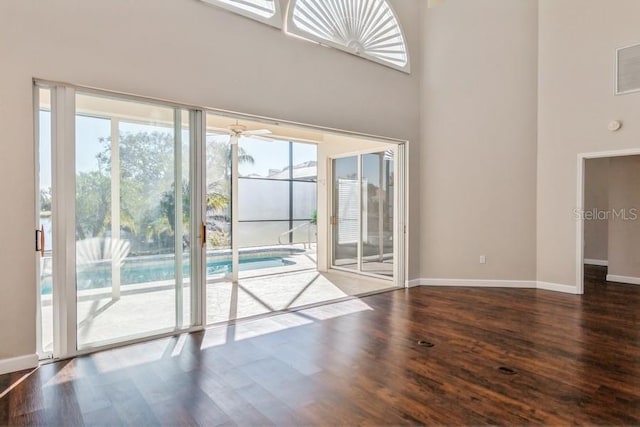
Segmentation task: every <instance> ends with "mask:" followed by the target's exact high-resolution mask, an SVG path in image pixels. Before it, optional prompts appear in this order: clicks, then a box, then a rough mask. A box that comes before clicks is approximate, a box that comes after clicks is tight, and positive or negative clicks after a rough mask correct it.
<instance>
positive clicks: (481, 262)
mask: <svg viewBox="0 0 640 427" xmlns="http://www.w3.org/2000/svg"><path fill="white" fill-rule="evenodd" d="M486 263H487V257H486V256H484V255H480V264H486Z"/></svg>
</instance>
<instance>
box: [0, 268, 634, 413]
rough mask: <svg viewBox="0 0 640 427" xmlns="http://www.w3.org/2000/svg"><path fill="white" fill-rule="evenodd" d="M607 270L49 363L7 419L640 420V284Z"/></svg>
mask: <svg viewBox="0 0 640 427" xmlns="http://www.w3.org/2000/svg"><path fill="white" fill-rule="evenodd" d="M598 277H600V276H599V275H598V271H597V270H594V271H590V272H589V274H587V278H588V280H587V283H586V294H585V295H584V296H574V295H566V294H560V293H554V292H548V291H542V290H522V289H486V288H485V289H479V288H468V289H465V288H414V289H410V290H407V291H394V292H389V293H385V294H380V295H376V296H372V297H367V298H364V299H362V300H353V301H348V302H342V303H337V304H331V305H328V306H323V307H318V308H313V309H309V310H305V311H301V312H297V313H291V314H286V315H279V316H275V317H271V318H267V319H261V320H257V321H252V322H244V323H239V324H237V325H235V326H229V327H219V328H214V329H210V330H207V331H206V332H204V333H197V334H191V335H189V336H184V337H181V338H171V339H164V340H157V341H153V342H149V343H145V344H140V345H135V346H130V347H126V348H121V349H117V350H112V351H107V352H102V353H97V354H94V355H91V356H86V357H81V358H77V359H74V360H68V361H63V362H59V363H54V364H50V365H45V366H43V367H41V368H39V369H38V370H36V371H34V372H33V373H32V374H31V375H30V376H29V377H28V378H27V379H25V380H24V381H22V382H21V383H20V384H19V385H17V386H16V387H15V388H14V389H13V390H12V391H10V392H9V393H8V394H7V396H5V397H4V398H3V399H1V400H0V424H10V425H13V424H48V425H65V426H70V425H81V424H88V425H100V424H103V425H120V424H132V425H138V426H141V425H155V424H164V425H195V424H200V425H207V426H209V425H211V426H213V425H273V424H275V425H308V424H314V425H355V424H367V425H389V424H394V425H396V424H439V425H479V424H503V425H521V424H545V425H568V424H589V425H594V424H595V425H621V424H626V425H638V424H640V286H633V285H617V284H613V283H607V282H604V281H603V280H602V279H601V278H598ZM418 340H426V341H428V342H430V343H432V344H434V345H433V346H432V347H428V346H421V345H418ZM500 367H506V368H510V369H512V370H513V371H515V374H513V375H508V374H507V373H502V372H501V371H500V370H499V368H500ZM24 374H25V372H23V373H17V374H12V375H10V376H4V377H0V387H4V386H6V385H8V384H11V383H12V382H13V381H15V380H17V379H18V378H20V377H22V376H23V375H24Z"/></svg>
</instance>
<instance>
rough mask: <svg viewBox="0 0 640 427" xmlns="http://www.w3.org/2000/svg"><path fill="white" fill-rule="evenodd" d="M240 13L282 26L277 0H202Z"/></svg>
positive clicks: (275, 25)
mask: <svg viewBox="0 0 640 427" xmlns="http://www.w3.org/2000/svg"><path fill="white" fill-rule="evenodd" d="M202 1H204V2H205V3H209V4H213V5H215V6H219V7H221V8H223V9H227V10H230V11H232V12H235V13H238V14H240V15H243V16H246V17H249V18H252V19H255V20H258V21H260V22H264V23H265V24H269V25H273V26H274V27H278V28H280V27H281V14H280V4H279V2H278V1H277V0H202Z"/></svg>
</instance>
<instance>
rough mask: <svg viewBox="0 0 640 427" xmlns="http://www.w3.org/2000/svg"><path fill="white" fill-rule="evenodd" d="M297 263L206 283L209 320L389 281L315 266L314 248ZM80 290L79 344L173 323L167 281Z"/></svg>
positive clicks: (47, 329)
mask: <svg viewBox="0 0 640 427" xmlns="http://www.w3.org/2000/svg"><path fill="white" fill-rule="evenodd" d="M293 257H294V261H295V265H291V266H281V267H274V268H265V269H259V270H250V271H242V272H240V279H239V281H238V283H232V282H231V281H230V280H228V279H225V278H223V277H221V278H217V279H211V280H209V281H208V283H207V313H206V319H207V324H215V323H220V322H226V321H229V320H234V319H242V318H246V317H251V316H257V315H263V314H267V313H270V312H274V311H281V310H287V309H294V308H297V307H301V306H306V305H310V304H317V303H321V302H325V301H330V300H335V299H339V298H343V297H346V296H352V295H360V294H364V293H369V292H375V291H378V290H382V289H387V288H390V287H391V286H392V284H391V282H390V281H385V280H380V279H372V278H365V277H358V276H354V275H350V274H346V273H345V274H343V273H339V272H329V273H320V272H318V271H317V270H316V264H315V261H316V260H315V253H313V252H306V253H301V254H296V255H294V256H293ZM106 291H107V292H105V290H102V291H98V292H96V290H91V291H83V292H82V293H81V294H80V295H79V302H78V323H79V327H78V339H79V343H80V344H85V345H91V346H97V345H101V344H106V343H109V342H111V341H114V340H118V339H121V338H123V337H136V336H141V335H148V334H149V333H150V332H151V331H159V330H163V329H166V330H170V329H173V327H174V325H175V321H176V319H175V317H176V314H175V298H176V291H175V288H174V286H173V285H172V284H171V283H170V282H156V283H153V284H145V285H141V286H138V285H135V286H130V287H129V286H123V288H122V293H121V296H120V298H119V299H113V298H112V297H111V295H110V293H109V292H108V290H106ZM183 307H184V308H183V324H184V325H188V323H189V319H190V312H191V310H190V289H189V287H188V286H187V287H186V288H185V289H184V291H183ZM42 317H43V328H42V342H43V345H44V348H45V349H47V348H49V349H50V347H51V343H52V334H51V331H52V327H51V322H52V309H51V304H50V300H49V303H47V299H46V298H44V300H43V307H42Z"/></svg>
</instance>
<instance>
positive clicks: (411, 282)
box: [407, 279, 422, 288]
mask: <svg viewBox="0 0 640 427" xmlns="http://www.w3.org/2000/svg"><path fill="white" fill-rule="evenodd" d="M416 286H422V279H411V280H407V288H415V287H416Z"/></svg>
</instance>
